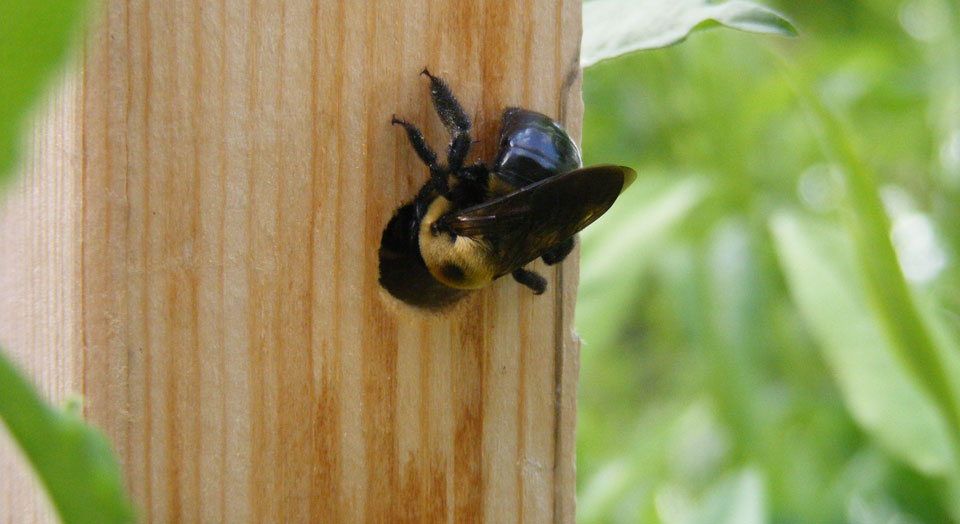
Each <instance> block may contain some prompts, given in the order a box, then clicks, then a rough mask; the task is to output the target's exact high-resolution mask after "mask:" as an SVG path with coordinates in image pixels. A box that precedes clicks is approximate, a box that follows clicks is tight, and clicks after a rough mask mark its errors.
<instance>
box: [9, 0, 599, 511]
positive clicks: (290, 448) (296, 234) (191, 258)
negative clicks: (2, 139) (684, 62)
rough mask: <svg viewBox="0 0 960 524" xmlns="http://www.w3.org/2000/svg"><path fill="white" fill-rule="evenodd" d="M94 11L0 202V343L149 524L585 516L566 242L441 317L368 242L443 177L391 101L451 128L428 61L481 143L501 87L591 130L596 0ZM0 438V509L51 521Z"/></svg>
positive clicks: (189, 4) (131, 5)
mask: <svg viewBox="0 0 960 524" xmlns="http://www.w3.org/2000/svg"><path fill="white" fill-rule="evenodd" d="M101 8H102V14H101V15H100V16H99V17H98V21H97V24H96V25H95V27H94V29H93V30H92V34H91V36H90V38H89V39H88V40H87V44H86V48H85V50H84V53H83V57H82V60H81V66H80V67H79V68H78V69H79V70H80V71H81V72H80V73H76V74H69V73H68V74H67V75H66V77H65V80H64V81H63V82H62V84H61V86H60V87H59V88H58V89H57V91H56V94H55V96H53V97H52V98H51V99H50V100H49V102H48V103H47V105H46V108H45V109H44V111H43V113H42V116H41V117H40V118H39V119H38V124H37V127H36V131H35V133H34V135H33V140H32V145H31V146H30V147H31V149H30V153H29V154H28V156H27V161H26V163H25V164H24V166H23V169H22V171H23V173H22V175H21V181H20V183H19V185H18V187H17V188H14V189H13V190H11V191H9V192H8V193H7V195H6V197H5V198H4V202H3V204H2V207H0V246H3V249H2V251H0V296H2V297H3V298H2V300H0V344H2V345H3V346H4V347H5V348H6V349H7V350H8V351H11V352H12V353H13V354H14V356H15V357H16V358H17V360H18V361H19V362H20V363H21V364H22V365H23V367H24V368H25V369H27V370H28V371H29V372H30V373H31V375H32V377H33V378H34V380H35V381H36V382H37V383H38V384H39V385H40V387H41V388H42V389H43V390H44V391H45V392H46V393H47V394H48V395H49V397H50V398H51V399H53V400H54V401H59V400H61V399H62V398H63V397H64V395H66V394H68V393H71V392H77V393H80V394H82V395H83V397H84V409H85V411H84V412H85V415H86V417H87V418H89V419H90V420H91V421H93V422H94V423H96V424H98V425H100V426H101V427H103V428H104V430H105V431H106V432H107V434H108V435H109V436H110V438H111V440H112V441H113V443H114V446H115V447H116V450H117V451H118V453H119V455H120V457H121V460H122V463H123V466H124V472H125V475H126V480H127V483H128V485H129V487H130V490H131V492H132V494H133V497H134V499H135V500H136V502H137V503H138V504H139V506H140V509H141V515H142V516H143V521H144V522H156V523H172V522H231V523H240V522H329V523H353V522H367V523H385V522H411V523H420V522H448V523H464V522H484V523H497V522H542V523H553V522H566V523H572V522H573V521H574V516H573V505H574V455H573V454H574V448H573V437H574V415H575V413H574V403H575V387H576V375H577V366H578V345H577V342H576V338H575V335H573V333H572V328H571V321H572V307H573V301H574V296H575V286H576V274H577V267H576V261H575V259H576V257H571V259H570V260H571V261H570V262H567V263H565V264H564V265H563V267H561V268H559V269H547V268H546V267H545V266H542V265H539V263H538V266H537V269H538V270H539V271H541V272H543V273H544V274H545V275H546V276H548V279H549V289H548V292H547V293H546V294H545V295H542V296H539V297H535V296H533V295H532V294H531V293H530V292H529V290H527V289H525V288H523V287H522V286H519V285H517V284H515V283H514V282H512V281H510V280H509V279H503V280H502V281H498V283H497V284H496V285H494V287H493V288H492V289H490V290H486V291H482V292H478V293H474V294H473V295H471V296H470V297H469V298H468V299H466V300H465V301H464V303H462V304H461V305H460V306H458V307H457V308H456V309H455V310H454V311H453V312H451V313H448V314H445V315H435V314H425V313H421V312H417V311H414V310H411V309H410V308H408V307H406V306H403V305H401V304H399V303H397V302H396V301H395V300H394V299H392V298H391V297H389V296H388V295H387V294H386V293H385V292H383V291H382V290H381V289H380V288H379V286H378V283H377V275H378V273H377V247H378V245H379V240H380V235H381V232H382V229H383V227H384V226H385V225H386V223H387V221H388V219H389V218H390V216H391V214H392V212H393V211H394V209H395V208H396V207H397V206H398V205H399V204H400V203H401V202H403V201H405V200H408V199H410V198H411V197H412V196H413V194H414V193H415V191H416V190H417V189H418V188H419V186H420V185H421V184H422V183H423V182H424V180H425V179H426V175H427V173H426V170H425V169H424V168H423V166H422V165H421V164H420V163H419V161H418V160H417V159H416V157H415V155H414V153H413V152H412V150H411V149H410V147H409V145H408V143H407V141H406V138H405V137H404V136H403V134H402V132H400V130H398V129H397V128H395V127H393V126H391V125H390V117H391V115H392V114H394V113H396V114H398V115H402V116H404V117H406V118H408V119H410V120H412V121H414V122H416V123H418V124H422V125H423V126H424V127H425V132H426V135H427V139H428V140H429V141H430V142H431V143H433V144H437V145H441V144H445V140H446V137H445V135H444V132H443V129H442V127H441V126H440V124H439V122H438V120H437V119H436V117H435V115H434V114H433V112H432V108H431V107H430V105H429V104H430V102H429V97H428V88H427V83H426V81H425V79H424V78H422V77H420V76H419V73H420V71H421V70H422V69H423V68H424V66H427V67H429V68H430V69H431V71H433V72H435V73H437V74H439V75H441V76H443V77H444V78H445V79H447V80H448V82H449V83H450V85H451V87H452V88H453V90H454V91H455V93H456V94H457V95H458V96H459V97H460V99H461V100H462V102H463V103H464V106H465V107H466V109H467V111H468V112H469V113H470V114H471V115H472V116H473V117H474V120H475V122H476V129H477V138H478V139H479V140H480V141H481V142H480V144H479V145H478V148H479V151H480V155H482V157H483V158H487V159H489V158H491V156H492V155H493V153H494V148H495V138H496V136H495V134H496V132H497V129H498V125H499V122H498V121H499V117H500V113H501V111H502V109H503V108H504V107H506V106H508V105H522V106H524V107H528V108H531V109H536V110H539V111H542V112H544V113H547V114H549V115H551V116H554V117H558V118H560V119H562V120H563V121H564V123H565V125H566V126H567V128H568V129H569V130H571V132H573V134H574V135H576V136H578V135H579V132H578V131H579V127H580V116H581V104H580V91H579V89H580V81H579V80H580V70H579V64H578V50H579V39H580V0H559V1H554V0H478V1H471V2H456V1H452V0H400V1H397V0H382V1H379V0H378V1H374V0H369V1H350V2H348V1H343V0H340V1H336V2H332V1H324V0H313V1H306V0H304V1H282V2H279V3H273V2H257V1H252V2H208V1H199V2H198V1H193V0H191V1H187V0H175V1H172V2H164V3H155V2H122V1H119V0H107V1H104V2H103V3H102V4H101ZM440 149H442V147H440ZM2 440H3V443H2V446H0V447H2V448H3V449H0V452H2V453H0V467H2V468H3V472H4V474H3V475H0V522H10V523H13V522H16V523H18V524H19V523H28V522H40V521H50V519H51V516H50V511H49V509H47V507H46V503H45V502H43V498H42V496H40V495H38V491H37V489H36V487H35V486H33V485H32V484H31V482H32V481H31V480H30V475H29V473H27V472H26V471H27V470H26V469H25V467H24V466H23V465H22V464H20V459H19V458H17V457H16V454H15V452H13V451H12V448H11V445H10V443H9V440H8V438H7V437H3V439H2ZM8 472H9V473H10V474H7V473H8Z"/></svg>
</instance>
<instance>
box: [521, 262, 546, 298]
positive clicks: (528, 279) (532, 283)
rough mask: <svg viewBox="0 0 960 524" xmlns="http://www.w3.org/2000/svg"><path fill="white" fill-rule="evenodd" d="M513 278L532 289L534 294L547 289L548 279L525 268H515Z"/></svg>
mask: <svg viewBox="0 0 960 524" xmlns="http://www.w3.org/2000/svg"><path fill="white" fill-rule="evenodd" d="M513 279H514V280H516V281H517V282H519V283H521V284H523V285H525V286H527V287H528V288H530V289H532V290H533V294H534V295H540V294H542V293H543V292H544V291H545V290H546V289H547V279H545V278H543V277H542V276H540V275H538V274H537V273H535V272H533V271H527V270H526V269H523V268H519V269H516V270H514V272H513Z"/></svg>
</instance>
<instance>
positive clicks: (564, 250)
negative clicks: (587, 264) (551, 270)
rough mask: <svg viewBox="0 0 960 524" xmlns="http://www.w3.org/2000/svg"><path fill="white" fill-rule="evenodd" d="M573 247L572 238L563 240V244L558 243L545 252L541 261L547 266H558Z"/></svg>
mask: <svg viewBox="0 0 960 524" xmlns="http://www.w3.org/2000/svg"><path fill="white" fill-rule="evenodd" d="M573 246H574V240H573V237H570V238H568V239H566V240H564V241H563V242H560V243H559V244H557V245H555V246H553V248H551V249H550V251H547V252H546V253H544V254H543V257H541V258H543V261H544V262H546V263H547V265H550V266H552V265H554V264H558V263H560V262H563V260H564V259H565V258H567V255H569V254H570V252H571V251H573Z"/></svg>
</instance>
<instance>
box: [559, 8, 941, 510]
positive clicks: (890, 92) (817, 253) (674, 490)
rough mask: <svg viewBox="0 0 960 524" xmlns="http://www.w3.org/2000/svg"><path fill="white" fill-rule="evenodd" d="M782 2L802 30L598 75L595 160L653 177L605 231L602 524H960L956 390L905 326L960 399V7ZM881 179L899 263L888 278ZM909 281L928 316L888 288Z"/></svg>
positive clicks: (592, 300) (595, 332) (589, 441)
mask: <svg viewBox="0 0 960 524" xmlns="http://www.w3.org/2000/svg"><path fill="white" fill-rule="evenodd" d="M763 3H764V4H765V5H768V6H770V7H774V8H776V9H777V10H779V11H780V12H781V13H783V14H784V15H786V16H787V17H788V18H790V19H791V20H792V21H793V22H794V24H795V25H796V26H797V29H798V30H799V32H800V36H799V37H797V38H792V39H788V38H782V37H776V36H768V35H756V34H748V33H743V32H738V31H731V30H726V29H723V30H720V29H715V30H709V31H701V32H697V33H695V34H693V35H691V36H690V38H688V39H687V40H686V41H685V42H683V43H682V44H680V45H678V46H674V47H670V48H666V49H659V50H652V51H643V52H639V53H634V54H632V55H629V56H626V57H622V58H618V59H614V60H609V61H606V62H602V63H600V64H598V65H596V66H593V67H591V68H589V69H587V70H586V72H585V78H584V94H583V98H584V103H585V107H586V114H585V121H584V130H583V152H584V160H585V163H586V164H590V163H599V162H614V163H621V164H624V165H629V166H633V167H634V168H636V169H637V171H638V173H639V174H640V177H639V179H638V181H637V183H636V184H635V185H634V186H633V187H632V188H631V189H630V190H629V192H627V193H625V194H624V196H623V197H622V200H621V201H619V202H618V204H617V206H615V208H614V209H613V210H611V212H610V213H608V215H607V216H605V217H603V218H602V219H601V220H600V221H598V222H597V223H596V224H595V225H593V226H591V228H590V229H588V230H587V231H586V232H584V234H583V235H582V246H583V250H582V253H583V258H582V264H581V267H582V275H581V290H580V295H579V299H578V306H577V321H576V324H577V329H578V332H579V334H580V336H581V338H582V339H583V342H584V343H583V348H582V374H581V380H580V391H579V409H578V417H579V419H578V441H577V450H578V451H577V452H578V458H577V467H578V522H580V523H582V524H594V523H627V522H630V523H635V522H644V523H646V522H650V523H660V522H663V523H701V522H702V523H718V522H729V523H746V524H749V523H762V522H773V523H808V522H852V523H863V524H866V523H920V522H928V523H938V522H951V521H956V519H957V517H958V515H960V512H958V510H957V508H958V505H960V497H958V496H957V493H958V491H957V487H956V486H957V480H956V479H957V459H956V456H957V454H956V452H955V449H956V447H955V445H956V443H957V442H958V435H957V426H956V425H955V424H954V423H952V422H951V417H952V416H955V413H953V414H951V413H949V412H945V409H944V406H947V409H946V411H949V406H951V405H955V399H956V397H954V398H953V399H952V400H950V399H944V398H938V397H937V394H936V393H937V389H936V386H935V385H934V386H930V385H929V384H927V383H925V376H924V374H923V371H922V369H921V371H920V372H919V373H918V372H917V366H915V365H914V362H911V359H922V358H923V357H922V351H919V350H917V348H914V347H912V346H911V344H909V343H907V344H901V346H902V347H900V348H899V349H898V348H897V347H896V346H897V343H896V342H897V341H896V340H893V341H891V337H893V338H896V337H895V334H896V333H898V332H905V333H907V334H908V335H907V336H909V334H911V333H913V334H917V333H918V332H924V333H933V334H934V335H932V336H933V338H935V339H937V341H936V344H935V345H936V346H937V349H938V350H939V351H942V352H945V353H943V354H941V356H942V357H943V359H942V360H943V362H946V364H943V363H942V362H941V365H940V366H939V369H941V371H942V368H948V369H947V371H945V372H943V373H942V375H944V376H946V377H947V378H946V381H947V389H948V390H950V391H953V392H954V393H955V392H956V391H957V390H958V389H957V388H956V386H957V384H958V382H956V381H953V382H951V381H952V380H953V379H954V378H955V377H956V376H960V375H955V374H953V371H952V370H951V369H949V368H951V367H952V366H953V364H954V363H955V362H956V359H957V357H958V355H957V353H956V349H957V345H956V343H955V340H956V338H957V337H956V334H957V332H958V331H960V277H958V274H960V272H958V270H957V267H958V264H957V253H958V250H960V204H958V203H960V5H958V3H957V2H955V1H953V0H833V1H809V0H780V1H765V2H763ZM820 106H822V108H825V110H826V112H828V113H829V114H831V115H835V117H836V118H837V119H838V120H839V121H840V123H841V125H840V127H839V128H838V129H839V130H838V131H835V132H833V134H831V131H830V130H829V129H828V128H829V127H830V124H829V122H824V120H823V117H822V111H821V114H819V116H818V112H817V107H820ZM838 141H839V142H843V143H849V144H851V145H852V148H853V150H854V151H855V152H856V159H857V160H859V162H860V164H859V165H851V162H849V160H850V158H849V157H848V158H847V159H846V160H847V162H845V161H844V159H843V158H840V159H839V160H838V158H837V157H836V155H833V154H832V153H831V151H833V150H835V149H837V148H838V147H839V148H841V149H842V144H841V145H838V144H837V142H838ZM855 163H856V162H854V164H855ZM858 168H861V169H862V171H863V173H866V175H867V176H868V178H869V181H870V183H869V184H867V186H866V187H867V189H871V190H875V191H876V194H877V195H879V197H880V200H878V201H877V202H882V204H878V206H879V207H882V208H883V209H882V211H883V213H884V214H885V215H886V216H887V217H888V223H887V224H883V227H885V228H886V229H885V230H884V231H885V232H886V233H887V234H889V241H890V242H891V243H892V245H893V246H894V247H895V249H896V258H897V259H898V261H899V267H900V271H886V272H881V273H882V274H880V275H879V277H878V278H879V280H877V278H874V279H873V280H872V282H871V280H870V277H869V275H867V274H868V273H869V270H868V269H866V268H865V267H864V266H863V264H864V263H865V264H868V265H869V264H870V262H871V255H870V251H871V249H872V247H871V242H874V240H872V239H871V238H869V236H868V235H863V234H861V233H862V232H861V231H860V230H859V229H858V224H859V225H861V226H862V225H863V221H864V220H869V219H868V218H865V217H864V216H862V215H863V213H862V211H863V209H864V208H863V206H862V205H861V207H860V208H857V206H856V205H855V204H853V203H852V200H854V199H855V197H856V196H857V195H852V194H851V192H852V191H857V190H862V189H863V187H861V186H856V185H851V184H850V178H849V173H848V171H850V170H856V169H858ZM867 214H869V213H867ZM858 235H859V236H858ZM858 242H859V243H858ZM874 243H875V242H874ZM879 244H883V242H880V243H879ZM879 249H880V251H882V246H880V248H879ZM874 277H877V275H874ZM898 282H900V283H901V284H902V283H903V282H905V283H906V284H907V285H908V286H909V290H910V292H911V293H912V294H913V295H912V296H913V297H914V298H915V299H916V303H915V304H914V305H915V308H914V309H915V310H918V311H919V312H920V317H919V318H920V320H921V323H920V324H919V325H913V324H909V322H911V319H910V318H905V319H903V322H905V323H907V324H902V323H901V317H900V316H899V315H897V314H896V311H894V314H893V315H890V314H889V308H887V310H886V311H887V313H888V314H886V315H885V314H884V311H885V310H884V307H883V304H878V302H882V300H881V299H878V298H877V296H876V293H874V294H871V293H870V289H871V286H873V288H874V289H877V288H879V289H881V290H882V289H886V288H887V287H891V286H892V287H893V288H896V285H897V283H898ZM881 293H882V291H881ZM901 305H902V304H901ZM894 306H896V307H899V306H898V305H896V304H894ZM905 307H908V308H910V307H913V306H911V305H910V304H908V305H907V306H905ZM913 320H916V319H913ZM891 334H893V335H891ZM900 341H901V342H902V339H901V340H900ZM934 369H938V366H936V365H935V366H934ZM935 374H936V373H934V375H935ZM951 388H953V389H951Z"/></svg>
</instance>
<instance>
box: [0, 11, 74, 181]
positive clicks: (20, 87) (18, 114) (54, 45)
mask: <svg viewBox="0 0 960 524" xmlns="http://www.w3.org/2000/svg"><path fill="white" fill-rule="evenodd" d="M86 6H87V2H85V1H81V0H72V1H69V0H68V1H59V2H50V1H40V2H32V1H27V2H24V1H22V0H0V183H2V182H3V181H4V180H5V179H6V177H7V176H8V175H9V173H10V171H11V170H12V169H13V166H14V165H15V163H16V160H17V156H18V151H19V149H20V135H21V128H22V127H23V124H24V122H25V117H26V116H27V115H28V113H29V110H30V109H31V108H32V107H33V106H34V105H35V104H36V102H37V100H38V99H39V98H40V95H41V94H42V93H43V91H44V88H45V87H46V85H47V81H48V78H49V77H50V75H51V73H53V72H54V71H55V70H56V69H57V67H58V66H59V65H60V63H61V62H62V61H63V60H64V58H65V57H66V56H67V51H68V50H69V48H70V46H71V44H72V43H74V41H75V40H76V37H77V35H78V33H79V30H80V26H81V22H82V19H83V13H84V10H85V9H86Z"/></svg>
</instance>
